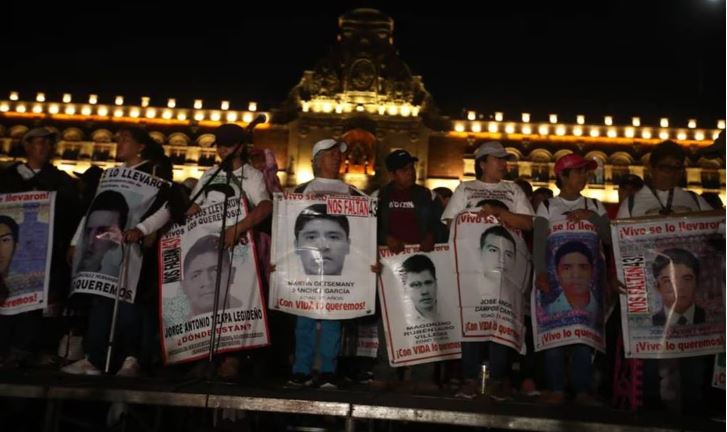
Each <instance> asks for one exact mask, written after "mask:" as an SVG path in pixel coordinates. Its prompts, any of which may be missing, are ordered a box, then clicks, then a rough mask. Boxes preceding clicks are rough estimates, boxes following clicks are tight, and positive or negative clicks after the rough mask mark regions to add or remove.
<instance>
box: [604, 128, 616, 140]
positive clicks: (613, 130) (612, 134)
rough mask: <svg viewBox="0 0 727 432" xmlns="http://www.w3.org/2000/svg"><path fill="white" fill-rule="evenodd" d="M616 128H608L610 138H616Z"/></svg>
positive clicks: (607, 134)
mask: <svg viewBox="0 0 727 432" xmlns="http://www.w3.org/2000/svg"><path fill="white" fill-rule="evenodd" d="M616 135H617V133H616V128H608V131H606V136H608V137H609V138H616Z"/></svg>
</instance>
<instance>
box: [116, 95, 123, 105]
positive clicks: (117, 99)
mask: <svg viewBox="0 0 727 432" xmlns="http://www.w3.org/2000/svg"><path fill="white" fill-rule="evenodd" d="M114 104H116V105H123V104H124V97H123V96H116V97H115V98H114Z"/></svg>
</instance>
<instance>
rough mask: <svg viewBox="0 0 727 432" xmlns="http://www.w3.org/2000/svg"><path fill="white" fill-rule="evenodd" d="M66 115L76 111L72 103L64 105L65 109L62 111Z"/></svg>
mask: <svg viewBox="0 0 727 432" xmlns="http://www.w3.org/2000/svg"><path fill="white" fill-rule="evenodd" d="M64 112H65V113H66V115H73V114H75V113H76V107H74V106H73V105H66V109H65V111H64Z"/></svg>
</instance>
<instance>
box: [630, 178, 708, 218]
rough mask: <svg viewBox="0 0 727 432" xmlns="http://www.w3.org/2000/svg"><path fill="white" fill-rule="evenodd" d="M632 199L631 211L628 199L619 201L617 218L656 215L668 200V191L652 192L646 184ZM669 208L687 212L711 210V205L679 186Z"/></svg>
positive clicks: (676, 211)
mask: <svg viewBox="0 0 727 432" xmlns="http://www.w3.org/2000/svg"><path fill="white" fill-rule="evenodd" d="M654 193H656V196H658V197H659V199H658V200H657V199H656V196H654ZM695 198H696V199H695ZM633 200H634V207H633V209H632V210H631V212H629V200H628V199H626V200H624V201H623V202H622V203H621V206H620V207H619V209H618V215H617V218H618V219H624V218H629V217H637V216H647V215H658V214H659V211H661V210H662V205H664V207H666V205H667V202H668V201H669V191H668V190H666V191H662V190H657V189H654V192H652V189H651V188H649V187H648V186H644V187H642V188H641V190H639V191H638V192H636V194H635V195H634V198H633ZM659 201H661V204H659ZM671 210H672V211H673V212H674V213H688V212H693V211H699V210H712V207H710V205H709V204H708V203H707V201H705V200H704V198H702V197H700V196H699V195H696V194H692V193H690V192H687V191H685V190H684V189H682V188H680V187H675V188H674V197H673V198H672V203H671Z"/></svg>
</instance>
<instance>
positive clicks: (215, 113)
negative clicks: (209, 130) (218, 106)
mask: <svg viewBox="0 0 727 432" xmlns="http://www.w3.org/2000/svg"><path fill="white" fill-rule="evenodd" d="M220 118H222V114H221V113H220V112H219V111H212V113H211V114H210V120H212V121H220Z"/></svg>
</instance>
